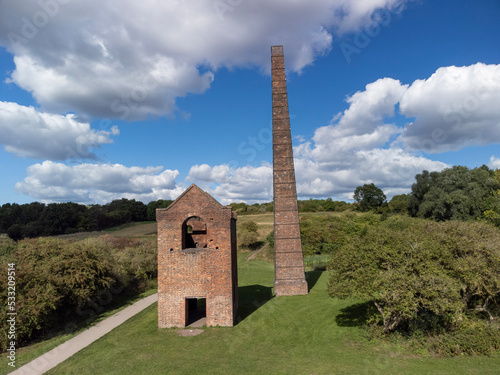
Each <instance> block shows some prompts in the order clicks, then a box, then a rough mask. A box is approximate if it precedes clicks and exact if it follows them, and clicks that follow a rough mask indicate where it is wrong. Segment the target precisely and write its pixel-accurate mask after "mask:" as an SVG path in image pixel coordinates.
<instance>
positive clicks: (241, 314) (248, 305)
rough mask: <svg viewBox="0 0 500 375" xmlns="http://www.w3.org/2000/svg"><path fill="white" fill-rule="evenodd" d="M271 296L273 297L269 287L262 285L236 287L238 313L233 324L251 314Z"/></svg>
mask: <svg viewBox="0 0 500 375" xmlns="http://www.w3.org/2000/svg"><path fill="white" fill-rule="evenodd" d="M271 298H273V292H272V288H271V287H268V286H264V285H246V286H240V287H238V313H237V316H236V322H235V324H238V323H239V322H241V321H242V320H244V319H245V318H247V317H248V316H250V315H251V314H253V313H254V312H255V311H257V310H258V309H259V308H260V307H261V306H263V305H264V304H265V303H266V302H267V301H269V300H270V299H271Z"/></svg>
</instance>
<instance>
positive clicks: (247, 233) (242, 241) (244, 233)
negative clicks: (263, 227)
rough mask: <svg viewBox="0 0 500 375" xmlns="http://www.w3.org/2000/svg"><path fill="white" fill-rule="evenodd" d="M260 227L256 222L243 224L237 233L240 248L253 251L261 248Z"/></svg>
mask: <svg viewBox="0 0 500 375" xmlns="http://www.w3.org/2000/svg"><path fill="white" fill-rule="evenodd" d="M258 230H259V226H258V225H257V223H256V222H255V221H245V222H244V223H242V224H241V225H240V226H239V228H238V232H237V236H238V246H240V247H241V248H246V249H249V248H250V249H251V248H255V247H257V246H259V245H260V244H261V243H260V242H259V241H258V240H259V233H258Z"/></svg>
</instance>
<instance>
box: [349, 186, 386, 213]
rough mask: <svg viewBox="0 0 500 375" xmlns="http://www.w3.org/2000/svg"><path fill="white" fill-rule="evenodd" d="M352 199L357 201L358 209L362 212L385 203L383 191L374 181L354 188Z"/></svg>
mask: <svg viewBox="0 0 500 375" xmlns="http://www.w3.org/2000/svg"><path fill="white" fill-rule="evenodd" d="M354 200H355V201H356V202H357V203H358V205H359V206H358V207H359V210H360V211H362V212H366V211H370V210H373V209H377V208H378V207H381V206H382V205H384V204H385V203H387V198H386V196H385V194H384V192H383V191H382V189H380V188H378V187H377V186H375V184H374V183H371V184H364V185H363V186H358V187H357V188H356V190H354Z"/></svg>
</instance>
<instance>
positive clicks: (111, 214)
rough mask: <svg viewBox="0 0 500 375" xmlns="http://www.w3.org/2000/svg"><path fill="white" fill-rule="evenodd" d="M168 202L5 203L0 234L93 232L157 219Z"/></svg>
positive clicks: (15, 236)
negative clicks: (100, 203)
mask: <svg viewBox="0 0 500 375" xmlns="http://www.w3.org/2000/svg"><path fill="white" fill-rule="evenodd" d="M170 203H172V201H170V200H162V199H160V200H157V201H152V202H149V203H148V204H147V205H145V204H144V203H142V202H139V201H136V200H134V199H125V198H123V199H118V200H114V201H112V202H111V203H108V204H105V205H99V204H93V205H89V206H86V205H83V204H78V203H50V204H44V203H40V202H33V203H27V204H16V203H12V204H11V203H6V204H4V205H3V206H1V207H0V233H7V234H8V235H9V237H10V238H12V239H13V240H16V241H17V240H20V239H23V238H34V237H39V236H53V235H59V234H69V233H75V232H87V231H96V230H103V229H107V228H111V227H114V226H117V225H121V224H126V223H130V222H135V221H154V220H156V209H157V208H164V207H168V205H169V204H170Z"/></svg>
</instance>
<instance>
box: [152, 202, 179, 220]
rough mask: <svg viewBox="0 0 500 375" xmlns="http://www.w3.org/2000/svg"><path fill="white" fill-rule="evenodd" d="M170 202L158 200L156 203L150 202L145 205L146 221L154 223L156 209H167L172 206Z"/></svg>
mask: <svg viewBox="0 0 500 375" xmlns="http://www.w3.org/2000/svg"><path fill="white" fill-rule="evenodd" d="M172 202H173V201H171V200H164V199H158V200H157V201H151V202H149V203H148V205H147V209H146V210H147V219H148V221H156V209H157V208H167V207H168V206H170V205H171V204H172Z"/></svg>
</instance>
